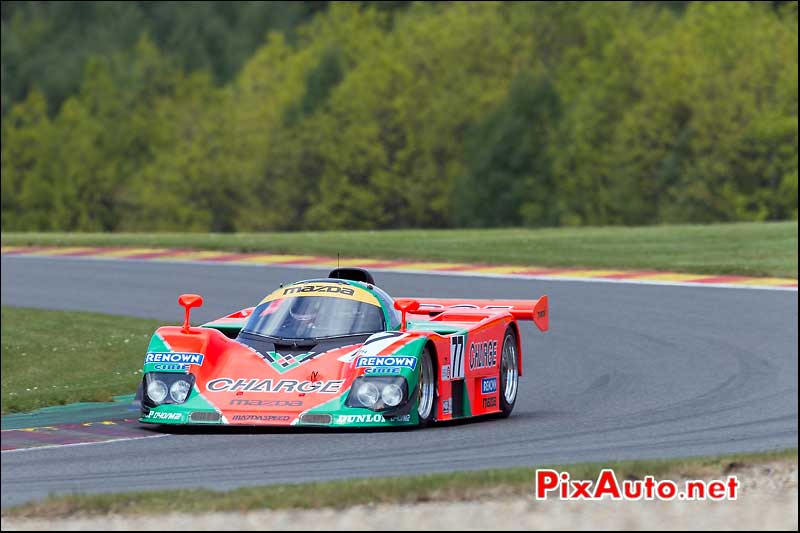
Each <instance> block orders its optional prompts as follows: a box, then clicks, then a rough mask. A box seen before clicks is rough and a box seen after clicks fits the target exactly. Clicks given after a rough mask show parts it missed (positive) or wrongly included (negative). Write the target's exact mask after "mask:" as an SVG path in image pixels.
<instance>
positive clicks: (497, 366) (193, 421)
mask: <svg viewBox="0 0 800 533" xmlns="http://www.w3.org/2000/svg"><path fill="white" fill-rule="evenodd" d="M178 302H179V304H180V305H181V306H183V307H184V308H185V315H184V323H183V326H165V327H161V328H159V329H158V330H157V331H156V332H155V334H154V335H153V336H152V339H151V341H150V345H149V347H148V349H147V354H146V356H145V359H144V368H143V373H144V376H143V379H142V383H141V386H140V393H139V397H140V398H141V413H142V415H141V418H140V422H143V423H153V424H183V425H200V424H216V425H219V424H222V425H258V426H262V425H263V426H316V427H320V426H328V427H348V426H349V427H380V426H428V425H430V424H432V423H435V422H441V421H446V420H455V419H463V418H470V417H478V416H483V415H496V416H499V417H507V416H508V415H510V414H511V411H512V410H513V409H514V404H515V403H516V400H517V392H518V390H519V387H518V385H519V376H520V375H521V374H522V350H521V345H520V333H519V324H518V323H519V322H520V321H527V320H529V321H533V323H534V324H536V326H537V327H538V328H539V329H540V330H541V331H546V330H547V329H548V318H549V317H548V304H547V296H542V297H541V298H539V299H536V300H455V299H438V298H398V299H393V298H392V297H390V296H389V295H388V294H387V293H386V292H384V291H383V290H381V289H380V288H378V287H377V286H376V284H375V281H374V278H373V277H372V275H371V274H370V273H369V272H368V271H366V270H364V269H360V268H337V269H335V270H334V271H332V272H331V273H330V274H329V276H328V277H327V278H320V279H309V280H304V281H298V282H296V283H292V284H290V285H285V286H281V287H279V288H278V289H277V290H275V291H274V292H272V293H271V294H269V295H268V296H266V297H265V298H264V299H262V300H261V301H260V302H259V304H258V305H256V306H255V307H248V308H246V309H242V310H241V311H237V312H235V313H232V314H230V315H227V316H225V317H222V318H220V319H217V320H214V321H212V322H209V323H206V324H203V325H202V326H200V327H192V326H191V325H190V312H191V309H192V308H194V307H198V306H200V305H202V297H200V296H199V295H196V294H183V295H181V296H180V298H179V299H178Z"/></svg>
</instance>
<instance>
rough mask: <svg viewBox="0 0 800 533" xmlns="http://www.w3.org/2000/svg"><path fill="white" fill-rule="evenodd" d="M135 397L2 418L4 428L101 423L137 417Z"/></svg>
mask: <svg viewBox="0 0 800 533" xmlns="http://www.w3.org/2000/svg"><path fill="white" fill-rule="evenodd" d="M134 397H135V394H126V395H123V396H115V397H114V401H113V402H80V403H73V404H69V405H57V406H53V407H45V408H42V409H38V410H36V411H32V412H30V413H20V414H13V415H6V416H3V417H2V418H0V425H2V429H3V430H6V429H22V428H31V427H41V426H52V425H56V424H72V423H78V422H99V421H102V420H113V419H120V418H138V417H139V404H138V402H135V401H134Z"/></svg>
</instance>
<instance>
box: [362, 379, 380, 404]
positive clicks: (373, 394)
mask: <svg viewBox="0 0 800 533" xmlns="http://www.w3.org/2000/svg"><path fill="white" fill-rule="evenodd" d="M380 398H381V395H380V393H379V392H378V387H376V386H375V385H374V384H372V383H370V382H369V381H362V382H361V383H359V384H358V387H357V388H356V399H358V401H359V402H361V405H363V406H364V407H369V408H372V407H375V404H376V403H378V400H380Z"/></svg>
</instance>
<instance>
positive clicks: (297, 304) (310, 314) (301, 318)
mask: <svg viewBox="0 0 800 533" xmlns="http://www.w3.org/2000/svg"><path fill="white" fill-rule="evenodd" d="M289 314H290V315H291V316H292V318H293V319H294V320H296V321H298V322H311V320H313V319H314V317H315V316H316V314H317V306H316V305H313V303H312V302H311V298H297V299H296V300H295V301H294V302H292V306H291V307H290V308H289Z"/></svg>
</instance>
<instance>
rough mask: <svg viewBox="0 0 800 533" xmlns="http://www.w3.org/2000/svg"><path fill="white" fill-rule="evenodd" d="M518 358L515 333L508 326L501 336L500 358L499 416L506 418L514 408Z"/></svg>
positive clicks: (517, 378) (517, 383)
mask: <svg viewBox="0 0 800 533" xmlns="http://www.w3.org/2000/svg"><path fill="white" fill-rule="evenodd" d="M518 362H519V359H518V358H517V334H516V333H515V332H514V329H513V328H511V327H509V328H508V329H507V330H506V333H505V335H504V336H503V351H502V357H501V359H500V416H501V417H502V418H506V417H507V416H508V415H510V414H511V411H513V410H514V404H515V403H516V402H517V390H518V389H519V365H518Z"/></svg>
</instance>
